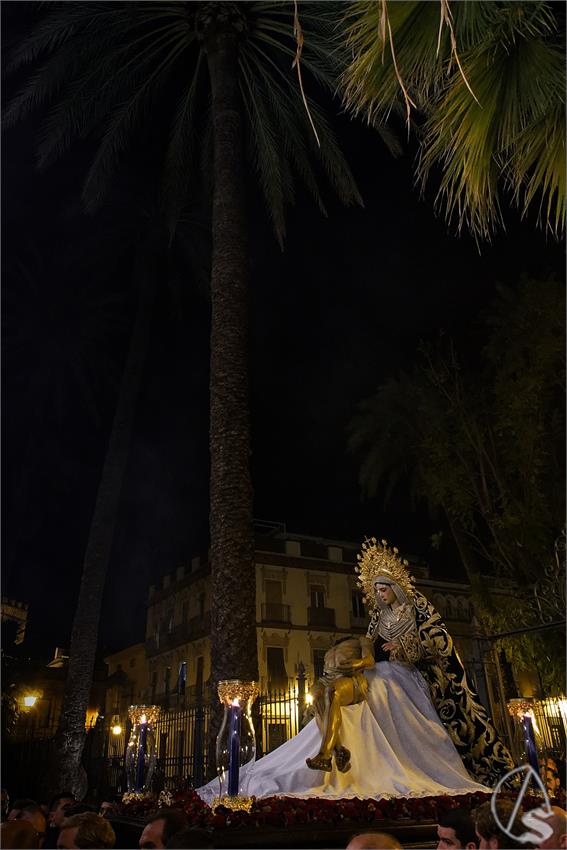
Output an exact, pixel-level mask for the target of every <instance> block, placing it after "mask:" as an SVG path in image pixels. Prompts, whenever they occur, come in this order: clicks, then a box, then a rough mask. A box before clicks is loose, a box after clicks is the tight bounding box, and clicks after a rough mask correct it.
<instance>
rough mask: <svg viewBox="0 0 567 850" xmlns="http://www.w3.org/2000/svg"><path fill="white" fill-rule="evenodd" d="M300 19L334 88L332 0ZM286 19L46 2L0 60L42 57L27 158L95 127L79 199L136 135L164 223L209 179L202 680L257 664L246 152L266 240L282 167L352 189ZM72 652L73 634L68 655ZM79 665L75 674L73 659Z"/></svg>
mask: <svg viewBox="0 0 567 850" xmlns="http://www.w3.org/2000/svg"><path fill="white" fill-rule="evenodd" d="M300 20H301V27H302V30H303V33H304V36H305V49H304V50H303V53H302V55H301V65H300V69H301V70H302V72H303V75H304V77H305V86H306V87H307V89H308V93H309V92H310V91H311V89H313V88H314V87H317V86H320V87H323V88H326V89H327V90H329V91H333V90H334V86H335V82H336V78H337V74H338V73H339V72H340V71H341V70H342V65H341V57H340V52H339V50H338V47H337V45H336V43H335V42H334V40H333V38H332V36H333V32H334V4H325V6H324V7H323V6H322V5H321V4H316V3H313V4H310V3H305V4H304V5H303V6H302V9H301V15H300ZM296 23H297V21H296ZM293 26H294V7H293V5H292V4H291V3H282V2H246V3H238V2H223V3H219V2H196V3H192V2H159V3H155V2H146V3H127V2H119V3H106V2H94V3H88V4H83V3H77V4H75V3H73V4H71V3H56V4H50V6H49V10H48V14H47V15H46V16H45V18H43V19H42V20H40V21H39V23H38V25H37V27H36V28H35V29H34V31H33V32H32V33H31V35H30V37H29V38H28V39H27V40H26V41H25V42H24V43H22V45H21V46H20V47H19V48H17V49H16V50H15V52H14V53H13V55H12V57H11V61H10V68H12V69H17V68H19V67H21V66H22V65H25V64H27V63H30V62H34V63H40V62H41V63H42V64H41V67H40V68H39V70H38V71H37V72H36V73H35V74H34V76H33V77H32V78H31V79H30V81H29V83H28V84H27V85H26V86H25V88H24V89H23V90H22V91H21V92H20V94H19V95H18V96H17V97H16V98H15V99H14V100H13V101H12V103H11V104H10V105H9V107H8V111H7V114H6V116H5V123H8V122H10V121H14V120H18V119H19V118H21V117H22V116H24V115H26V114H27V113H28V112H29V111H30V110H32V109H34V108H36V107H37V106H39V105H45V104H54V105H53V106H52V108H51V111H50V113H49V115H48V118H47V121H46V124H45V130H44V134H43V138H42V139H41V142H40V145H39V162H40V164H41V165H46V164H48V163H49V162H51V161H52V160H53V159H54V158H55V157H56V156H59V155H61V154H62V153H64V152H65V151H66V150H67V149H68V147H69V146H70V144H71V143H72V142H73V141H74V140H76V139H77V138H90V139H93V138H98V139H100V141H99V144H98V149H97V153H96V155H95V158H94V161H93V163H92V166H91V168H90V170H89V172H88V175H87V178H86V181H85V186H84V191H83V195H84V199H85V202H86V204H87V207H88V208H90V209H93V208H95V207H96V206H97V205H98V204H99V203H101V201H102V200H103V199H104V194H105V191H106V188H107V187H108V185H109V182H110V181H111V179H112V176H113V174H114V173H115V172H116V168H117V166H118V164H119V162H120V160H121V155H122V154H123V153H124V151H125V150H126V148H127V147H129V146H130V147H131V146H132V145H133V144H135V143H136V142H137V143H138V146H139V145H140V144H153V145H154V148H153V150H155V151H157V154H156V155H157V156H159V157H160V159H161V162H162V163H163V203H164V210H165V212H166V215H167V217H168V221H169V222H170V226H171V229H172V231H173V229H174V226H175V224H174V223H175V219H176V214H177V211H178V210H179V208H180V207H181V206H183V204H184V203H185V201H186V198H187V194H188V193H192V192H195V191H196V187H197V185H198V177H199V174H200V173H201V175H203V176H204V177H205V179H206V178H207V176H208V175H210V178H211V183H212V188H211V198H212V212H211V216H212V264H211V267H212V272H211V301H212V315H211V343H210V349H211V359H210V455H211V479H210V537H211V574H212V598H213V606H212V617H211V644H212V646H211V650H212V681H213V685H214V684H215V683H216V682H217V681H219V680H220V679H223V678H230V677H240V678H245V679H254V678H256V677H257V672H258V669H257V651H256V610H255V608H256V605H255V568H254V539H253V526H252V484H251V479H250V467H249V458H250V434H249V416H248V382H247V362H246V361H247V289H248V270H247V243H248V238H249V234H248V221H247V203H246V179H245V175H246V169H247V166H248V165H251V166H252V168H253V170H254V171H255V172H256V175H257V177H258V179H259V182H260V186H261V189H262V192H263V194H264V197H265V200H266V204H267V208H268V211H269V214H270V216H271V218H272V221H273V224H274V229H275V233H276V236H277V238H278V239H279V240H280V242H281V241H282V240H283V237H284V233H285V210H286V207H287V206H288V205H289V204H290V203H292V202H293V197H294V174H295V175H297V176H299V178H300V180H301V181H302V182H303V184H304V185H305V187H306V188H307V190H308V192H309V193H310V194H311V195H312V196H313V198H314V200H315V202H316V204H317V205H318V206H319V208H320V209H321V210H322V211H324V210H325V207H324V202H323V199H322V197H321V194H320V191H319V188H318V171H320V170H321V171H323V172H325V173H326V175H327V177H328V178H329V180H330V182H331V185H332V187H333V188H334V189H335V191H336V192H337V194H338V196H339V197H340V198H341V200H342V201H343V202H345V203H347V204H350V203H353V202H355V203H358V202H360V196H359V194H358V192H357V190H356V187H355V185H354V182H353V179H352V177H351V174H350V171H349V169H348V167H347V165H346V163H345V161H344V159H343V157H342V155H341V153H340V151H339V149H338V147H337V144H336V141H335V138H334V135H333V133H332V131H331V130H330V127H329V125H328V124H327V122H326V120H325V118H324V116H323V114H322V112H321V110H320V109H319V108H318V107H317V105H316V103H315V102H314V101H313V99H312V98H311V97H309V96H308V94H307V95H306V96H305V101H304V99H303V98H302V92H300V87H299V84H298V79H297V77H296V76H295V71H292V69H291V65H292V62H293V60H294V59H296V57H297V55H298V52H300V51H298V43H296V40H295V39H294V35H293ZM305 103H307V104H308V107H309V112H310V114H311V117H312V120H313V121H314V123H315V126H316V129H317V133H318V136H319V139H320V147H317V143H316V142H315V139H314V135H313V133H312V131H311V128H310V125H309V121H308V116H307V114H306V109H305ZM152 137H153V138H152ZM93 569H94V570H95V571H96V570H97V565H96V564H93ZM95 583H96V588H95V586H94V583H93V588H94V590H93V597H92V599H91V603H89V604H92V606H93V609H94V607H95V605H96V604H98V603H97V602H95V600H94V596H95V595H97V596H98V594H100V593H101V592H102V588H101V583H100V581H98V580H96V582H95ZM89 647H90V649H88V650H87V646H86V645H84V646H82V647H81V652H85V653H86V652H87V651H88V652H89V654H91V655H93V657H94V654H93V653H94V647H93V646H92V632H91V640H90V643H89ZM76 653H77V646H75V645H73V644H72V646H71V655H72V656H73V655H75V654H76ZM81 675H82V676H84V677H85V678H86V677H87V676H88V670H87V668H86V666H85V669H84V670H83V672H82V674H81ZM83 691H84V688H83ZM67 709H69V710H67ZM85 709H86V701H85V700H84V699H83V698H81V700H80V701H78V700H77V701H75V702H74V704H73V707H72V708H71V707H70V706H66V708H65V709H64V713H63V716H64V718H67V722H68V726H69V728H70V729H71V730H72V731H71V733H70V735H69V736H67V743H66V745H65V751H64V753H63V755H64V757H65V758H66V760H67V763H68V764H69V770H70V771H71V772H72V771H73V770H74V771H76V772H78V769H79V761H78V760H79V759H80V752H81V747H80V744H79V737H80V725H81V722H82V720H83V717H84V710H85ZM71 714H72V716H73V719H72V720H71Z"/></svg>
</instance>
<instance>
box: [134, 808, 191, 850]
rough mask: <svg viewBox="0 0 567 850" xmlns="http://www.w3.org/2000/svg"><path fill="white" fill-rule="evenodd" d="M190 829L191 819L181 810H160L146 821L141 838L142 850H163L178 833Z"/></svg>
mask: <svg viewBox="0 0 567 850" xmlns="http://www.w3.org/2000/svg"><path fill="white" fill-rule="evenodd" d="M186 829H189V819H188V818H187V815H186V814H185V812H182V811H181V810H180V809H158V811H157V812H155V814H153V815H151V816H150V817H149V818H148V819H147V820H146V825H145V826H144V831H143V832H142V834H141V836H140V842H139V844H140V848H141V850H162V848H165V847H166V845H167V842H168V841H169V840H170V839H171V838H173V836H174V835H175V833H176V832H181V831H182V830H186Z"/></svg>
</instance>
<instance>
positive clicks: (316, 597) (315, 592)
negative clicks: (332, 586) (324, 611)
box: [309, 584, 325, 608]
mask: <svg viewBox="0 0 567 850" xmlns="http://www.w3.org/2000/svg"><path fill="white" fill-rule="evenodd" d="M309 595H310V599H311V607H312V608H324V607H325V588H324V587H323V585H322V584H312V585H311V586H310V588H309Z"/></svg>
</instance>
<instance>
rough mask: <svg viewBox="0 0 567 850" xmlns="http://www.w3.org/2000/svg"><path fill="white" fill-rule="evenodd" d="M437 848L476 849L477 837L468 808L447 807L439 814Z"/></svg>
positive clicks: (452, 849) (439, 849)
mask: <svg viewBox="0 0 567 850" xmlns="http://www.w3.org/2000/svg"><path fill="white" fill-rule="evenodd" d="M437 837H438V839H439V843H438V845H437V850H459V848H466V850H476V846H477V837H476V830H475V827H474V821H473V819H472V817H471V813H470V812H468V811H467V810H466V809H447V811H446V812H443V814H442V815H439V822H438V824H437Z"/></svg>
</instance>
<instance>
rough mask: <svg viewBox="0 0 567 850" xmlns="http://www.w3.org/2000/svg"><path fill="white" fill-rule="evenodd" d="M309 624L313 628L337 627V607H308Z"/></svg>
mask: <svg viewBox="0 0 567 850" xmlns="http://www.w3.org/2000/svg"><path fill="white" fill-rule="evenodd" d="M307 625H308V626H312V627H313V628H316V629H317V628H319V629H321V628H325V629H334V628H335V609H334V608H311V607H310V608H308V609H307Z"/></svg>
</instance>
